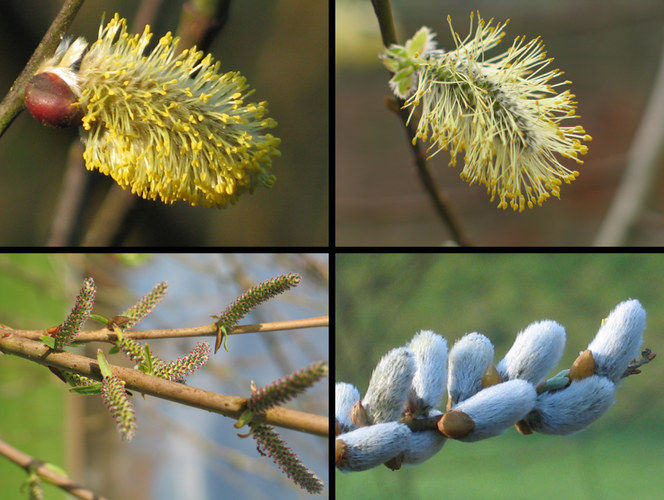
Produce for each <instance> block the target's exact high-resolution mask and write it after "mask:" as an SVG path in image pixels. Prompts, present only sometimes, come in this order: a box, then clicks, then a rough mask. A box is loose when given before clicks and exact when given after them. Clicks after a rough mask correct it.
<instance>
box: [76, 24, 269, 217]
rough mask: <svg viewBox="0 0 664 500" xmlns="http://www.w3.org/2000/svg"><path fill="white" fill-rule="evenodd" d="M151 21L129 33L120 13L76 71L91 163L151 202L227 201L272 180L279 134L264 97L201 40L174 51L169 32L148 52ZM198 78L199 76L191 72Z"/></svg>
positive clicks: (214, 203)
mask: <svg viewBox="0 0 664 500" xmlns="http://www.w3.org/2000/svg"><path fill="white" fill-rule="evenodd" d="M151 38H152V33H151V32H150V29H149V27H146V28H145V30H144V31H143V33H142V34H141V35H130V34H129V33H128V32H127V23H126V20H125V19H122V18H120V17H119V15H117V14H116V15H115V16H114V17H113V18H112V19H111V20H110V21H109V22H108V24H107V25H105V26H104V25H102V26H101V27H100V29H99V37H98V39H97V41H95V42H94V43H92V44H91V45H90V48H89V50H88V52H87V53H85V55H84V56H83V59H82V61H81V64H80V70H79V80H80V87H81V97H80V101H79V102H80V105H81V108H82V109H84V110H85V115H84V116H83V119H82V123H83V129H84V137H83V141H84V142H85V146H86V147H85V152H84V154H83V157H84V159H85V164H86V168H88V169H89V170H99V171H100V172H102V173H103V174H106V175H109V176H110V177H112V178H113V179H114V180H115V181H116V182H117V183H118V184H119V185H120V186H121V187H123V188H126V189H131V192H132V193H135V194H137V195H139V196H141V197H143V198H145V199H149V200H157V199H159V200H161V201H162V202H164V203H173V202H175V201H178V200H183V201H186V202H188V203H190V204H191V205H203V206H205V207H213V206H216V207H225V206H227V205H228V204H229V203H235V202H236V201H237V200H238V198H239V196H240V195H241V194H242V193H244V192H247V191H248V192H253V191H254V189H255V188H256V187H257V186H259V185H262V186H266V187H269V186H271V185H272V184H274V180H275V177H274V176H273V175H272V174H271V173H270V170H271V167H272V158H273V157H278V156H280V153H279V149H278V147H279V144H280V140H279V139H278V138H277V137H274V136H273V135H271V134H268V133H265V130H266V129H271V128H274V127H275V126H276V125H277V123H276V121H275V120H273V119H271V118H270V119H266V118H265V115H267V114H268V109H267V103H266V102H261V103H249V104H247V105H244V104H243V99H245V98H246V97H247V96H248V95H249V94H250V93H251V92H252V91H251V90H249V86H248V85H247V83H246V80H245V78H244V77H243V76H242V75H240V74H239V73H237V72H230V73H220V72H219V63H218V62H216V63H215V61H214V59H213V57H212V55H210V54H207V55H205V54H204V53H203V52H202V51H198V50H196V48H195V47H193V48H191V49H188V50H185V51H183V52H181V53H180V54H176V48H177V45H178V43H179V39H178V38H177V37H173V36H172V35H171V33H167V34H166V35H164V36H163V37H161V38H160V39H159V41H158V43H157V45H156V46H155V47H154V49H153V50H152V51H151V52H148V51H147V50H146V49H147V46H148V44H149V43H150V40H151ZM192 75H193V76H192Z"/></svg>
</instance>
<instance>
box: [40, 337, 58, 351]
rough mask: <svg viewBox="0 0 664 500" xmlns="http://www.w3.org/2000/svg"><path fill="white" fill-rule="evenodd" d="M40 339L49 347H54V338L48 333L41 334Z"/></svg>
mask: <svg viewBox="0 0 664 500" xmlns="http://www.w3.org/2000/svg"><path fill="white" fill-rule="evenodd" d="M41 341H42V342H43V343H44V344H46V345H47V346H48V347H50V348H51V349H55V338H53V337H49V336H48V335H42V336H41Z"/></svg>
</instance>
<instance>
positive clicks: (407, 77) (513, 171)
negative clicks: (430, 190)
mask: <svg viewBox="0 0 664 500" xmlns="http://www.w3.org/2000/svg"><path fill="white" fill-rule="evenodd" d="M474 17H475V16H474V14H472V13H471V16H470V32H469V34H468V36H467V37H466V38H465V39H463V40H462V39H461V37H460V36H459V35H458V34H457V33H456V32H455V31H454V29H453V28H452V23H451V18H450V16H448V17H447V19H448V24H449V26H450V31H451V33H452V37H453V39H454V44H455V46H456V48H455V50H451V51H443V50H438V49H436V48H435V43H434V42H433V38H434V37H435V34H434V33H432V32H431V31H430V30H429V29H428V28H421V29H420V30H419V31H418V32H417V33H415V35H414V36H413V38H411V39H410V40H408V41H407V42H406V44H405V46H397V45H393V46H391V47H390V48H388V49H387V50H386V53H385V55H384V56H383V62H384V64H385V66H386V67H387V68H388V69H389V70H390V71H392V72H393V73H394V76H393V78H392V80H390V86H391V88H392V89H393V91H394V92H395V94H396V95H397V96H398V97H401V98H403V99H405V103H404V106H403V107H404V108H410V116H409V121H410V119H412V118H413V117H414V116H416V114H415V109H416V108H420V107H421V109H420V112H419V115H420V118H419V122H418V124H417V131H416V135H415V137H414V138H413V144H415V143H416V141H417V139H420V140H422V141H424V142H429V147H428V149H427V153H428V154H429V157H432V156H434V155H436V154H437V153H439V152H440V151H441V150H449V152H450V157H451V161H450V165H451V166H454V165H456V155H457V153H463V152H465V156H464V168H463V171H462V172H461V174H460V176H461V178H462V179H463V180H466V181H467V182H469V183H470V184H473V183H479V184H482V185H484V186H485V187H486V188H487V192H488V193H489V194H490V195H491V201H493V200H494V198H495V197H496V196H497V198H498V207H499V208H503V209H505V208H507V207H508V206H509V207H511V208H512V209H513V210H515V211H519V212H521V211H523V210H524V209H525V207H528V208H532V207H534V206H535V205H538V206H539V205H541V204H542V202H543V201H545V200H546V199H548V198H549V197H551V195H553V196H555V197H558V196H559V193H560V191H559V189H558V188H557V186H558V185H559V184H560V183H561V182H562V181H565V183H569V182H571V181H572V180H574V179H575V178H576V177H577V176H578V175H579V174H578V172H577V171H575V170H574V171H573V170H570V169H568V168H567V167H565V166H563V164H562V163H561V162H560V161H559V158H569V159H573V160H575V161H576V163H578V164H581V163H583V162H582V161H581V160H579V159H578V158H577V155H578V154H579V153H580V154H582V155H585V154H586V153H587V152H588V147H587V146H586V145H582V144H581V141H590V140H591V137H590V135H588V134H586V132H585V130H584V128H583V127H582V126H581V125H576V126H562V123H563V122H564V121H565V120H570V119H576V118H579V116H578V115H576V104H577V103H576V102H575V101H574V100H573V99H574V97H575V96H574V94H572V93H571V92H570V91H569V90H565V91H562V92H560V93H559V92H558V91H556V90H555V89H554V87H557V86H559V85H567V84H569V83H571V82H569V81H564V82H560V83H555V84H553V85H552V84H551V83H550V81H551V80H552V79H553V78H555V77H556V76H559V75H562V74H563V72H562V71H559V70H546V69H545V68H546V67H547V65H549V64H550V63H551V62H552V61H553V59H552V58H547V57H546V53H545V51H544V44H543V43H542V41H541V40H540V39H539V37H538V38H536V39H534V40H531V41H529V42H526V39H525V37H524V36H517V37H516V38H515V39H514V41H513V43H512V46H511V47H510V48H509V49H508V50H507V51H505V52H504V53H502V54H499V55H496V56H493V57H488V56H486V55H485V52H486V51H488V50H489V49H492V48H494V47H495V46H497V45H498V44H499V43H500V42H501V40H502V38H503V37H504V35H505V33H504V29H505V26H506V25H507V22H505V23H504V24H501V23H498V24H496V25H495V26H492V23H493V19H491V20H489V21H485V20H484V19H482V18H481V17H480V15H479V13H477V21H476V22H477V24H476V26H475V28H473V22H474ZM409 49H411V50H410V51H409ZM413 49H417V50H413ZM429 138H430V139H429Z"/></svg>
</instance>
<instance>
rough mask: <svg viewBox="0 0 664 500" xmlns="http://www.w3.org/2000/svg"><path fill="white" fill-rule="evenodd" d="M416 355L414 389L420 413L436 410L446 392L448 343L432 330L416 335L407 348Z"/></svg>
mask: <svg viewBox="0 0 664 500" xmlns="http://www.w3.org/2000/svg"><path fill="white" fill-rule="evenodd" d="M407 347H408V348H409V349H410V350H411V351H412V352H413V353H414V354H415V376H414V377H413V383H412V389H413V392H414V393H415V395H416V396H417V397H418V398H419V399H420V405H421V407H420V408H418V410H419V411H425V410H427V409H428V408H435V407H437V406H438V405H439V404H440V400H441V398H442V396H443V392H445V382H446V380H447V341H446V340H445V339H444V338H443V337H441V336H440V335H436V333H434V332H433V331H431V330H423V331H421V332H419V333H416V334H415V336H414V337H413V339H412V340H411V341H410V343H409V344H408V346H407Z"/></svg>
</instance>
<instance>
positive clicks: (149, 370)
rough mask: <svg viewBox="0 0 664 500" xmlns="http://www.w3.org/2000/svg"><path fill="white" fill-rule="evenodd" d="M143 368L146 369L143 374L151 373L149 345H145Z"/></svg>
mask: <svg viewBox="0 0 664 500" xmlns="http://www.w3.org/2000/svg"><path fill="white" fill-rule="evenodd" d="M143 351H144V352H145V366H146V368H147V369H148V371H147V372H145V373H152V355H151V354H150V344H145V349H143Z"/></svg>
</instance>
